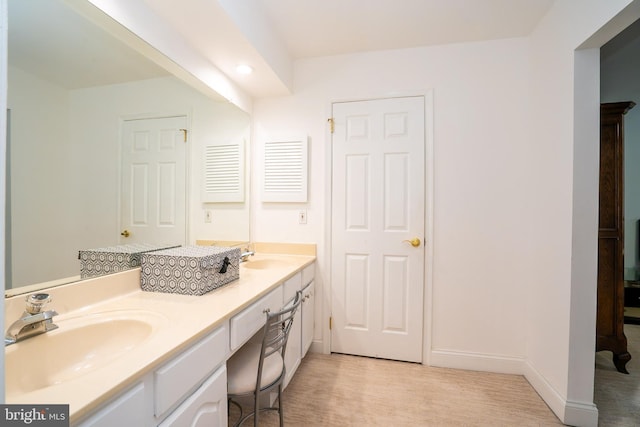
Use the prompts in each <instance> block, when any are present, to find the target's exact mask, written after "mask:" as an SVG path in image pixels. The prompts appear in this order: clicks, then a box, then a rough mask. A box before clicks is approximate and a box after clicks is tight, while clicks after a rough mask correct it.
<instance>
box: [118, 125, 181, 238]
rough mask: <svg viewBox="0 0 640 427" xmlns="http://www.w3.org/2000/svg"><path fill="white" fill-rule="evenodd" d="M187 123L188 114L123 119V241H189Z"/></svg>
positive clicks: (121, 208)
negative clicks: (187, 223) (187, 233)
mask: <svg viewBox="0 0 640 427" xmlns="http://www.w3.org/2000/svg"><path fill="white" fill-rule="evenodd" d="M186 128H187V118H186V117H184V116H179V117H163V118H153V119H140V120H127V121H125V122H124V124H123V132H122V186H121V195H120V224H121V232H122V233H123V234H121V236H120V242H121V243H153V244H181V245H182V244H185V241H186V193H187V191H186V152H187V149H186V145H187V144H186V141H185V139H186ZM125 230H126V232H125ZM126 234H128V236H126Z"/></svg>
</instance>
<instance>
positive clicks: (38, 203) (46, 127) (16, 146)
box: [7, 67, 79, 287]
mask: <svg viewBox="0 0 640 427" xmlns="http://www.w3.org/2000/svg"><path fill="white" fill-rule="evenodd" d="M9 79H10V80H9V87H10V90H9V94H8V102H7V103H8V108H10V109H11V125H10V129H11V148H10V152H11V157H10V162H11V172H12V177H11V184H12V191H11V197H12V202H11V208H12V217H11V222H12V248H11V252H12V258H13V259H14V260H23V261H26V260H30V262H18V263H15V264H14V265H13V269H12V272H13V277H12V282H11V285H12V286H13V287H15V286H21V285H27V284H33V283H39V282H43V281H47V280H51V279H53V278H61V277H68V276H74V275H77V274H78V271H77V261H75V262H74V260H75V259H77V256H78V253H77V250H78V249H79V248H78V247H73V243H74V242H76V240H75V239H74V238H73V237H71V236H73V235H74V234H75V232H76V231H75V229H74V226H75V224H74V222H73V221H69V219H70V218H69V217H68V210H67V206H68V205H69V200H67V199H66V197H64V196H63V197H61V195H62V194H66V193H61V192H60V189H61V188H62V189H64V188H70V187H71V186H73V185H74V181H75V179H74V178H75V177H74V175H73V174H72V173H70V169H71V170H72V168H73V166H70V162H71V159H70V156H71V157H73V155H74V153H73V150H71V148H70V147H69V146H68V145H67V142H68V140H69V121H68V117H69V95H68V91H66V90H65V89H63V88H61V87H58V86H55V85H52V84H50V83H48V82H45V81H43V80H40V79H38V78H36V77H34V76H32V75H30V74H28V73H25V72H23V71H21V70H19V69H17V68H13V67H12V68H10V69H9ZM52 244H55V246H56V247H57V248H58V250H57V251H55V252H52V251H51V250H50V248H51V245H52ZM74 252H75V253H74ZM36 260H37V262H38V268H34V264H33V263H34V261H36Z"/></svg>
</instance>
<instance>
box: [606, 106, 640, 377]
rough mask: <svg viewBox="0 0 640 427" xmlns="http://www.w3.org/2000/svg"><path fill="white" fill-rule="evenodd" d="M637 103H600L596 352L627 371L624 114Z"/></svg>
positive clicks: (620, 369) (628, 358)
mask: <svg viewBox="0 0 640 427" xmlns="http://www.w3.org/2000/svg"><path fill="white" fill-rule="evenodd" d="M634 105H635V104H634V103H633V102H616V103H610V104H602V105H601V106H600V193H599V195H600V197H599V200H600V202H599V205H600V211H599V222H598V313H597V320H596V351H603V350H608V351H611V352H612V353H613V363H614V364H615V366H616V369H617V370H618V371H620V372H623V373H625V374H626V373H628V372H627V369H626V367H625V365H626V364H627V362H628V361H629V360H630V359H631V355H630V354H629V352H628V351H627V337H626V336H625V335H624V277H623V275H624V115H625V114H626V113H627V111H629V110H630V109H631V108H633V106H634Z"/></svg>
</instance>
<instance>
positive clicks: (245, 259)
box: [240, 248, 256, 262]
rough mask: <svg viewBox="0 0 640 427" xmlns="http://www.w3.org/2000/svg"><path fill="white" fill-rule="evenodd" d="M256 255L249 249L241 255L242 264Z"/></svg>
mask: <svg viewBox="0 0 640 427" xmlns="http://www.w3.org/2000/svg"><path fill="white" fill-rule="evenodd" d="M255 254H256V253H255V252H254V251H250V250H249V248H247V249H245V251H244V252H242V253H241V254H240V262H246V261H249V257H250V256H254V255H255Z"/></svg>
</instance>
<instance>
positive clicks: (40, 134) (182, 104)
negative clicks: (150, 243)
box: [9, 70, 250, 285]
mask: <svg viewBox="0 0 640 427" xmlns="http://www.w3.org/2000/svg"><path fill="white" fill-rule="evenodd" d="M11 79H12V80H11V95H10V97H11V98H10V101H9V104H10V108H12V122H13V123H12V125H13V126H12V130H13V131H14V132H13V145H14V147H12V158H13V159H14V160H15V162H14V161H12V165H14V166H16V167H14V168H13V171H12V174H13V194H12V198H13V208H14V215H13V218H12V220H13V224H14V226H15V227H14V233H13V242H14V256H13V259H14V273H15V275H16V277H18V278H19V279H17V280H16V283H18V284H22V285H24V284H32V283H39V282H42V281H46V280H52V279H59V278H62V277H69V276H74V275H77V274H79V270H78V268H79V265H78V261H77V255H78V252H77V251H78V250H79V249H87V248H92V247H104V246H109V245H114V244H117V243H118V238H119V234H120V229H119V211H118V195H119V193H118V185H119V178H118V177H119V167H120V157H119V156H120V154H119V147H120V130H121V121H122V119H123V118H127V117H129V118H130V117H133V116H140V115H145V116H149V117H150V116H154V115H158V116H161V115H167V114H185V115H188V116H189V119H190V128H191V136H190V143H191V147H190V155H191V156H190V159H189V163H190V182H189V188H190V189H191V191H190V192H189V194H188V197H189V201H190V204H189V210H188V211H189V222H190V232H189V235H188V236H187V243H195V240H196V239H224V240H249V204H248V202H246V203H233V204H207V205H206V207H207V209H210V210H211V211H212V212H213V221H212V223H210V224H205V223H204V214H203V208H204V207H205V205H203V204H202V202H201V198H200V188H201V185H200V182H201V168H202V160H201V159H202V150H203V148H202V147H203V145H204V144H206V143H210V142H213V141H218V140H223V141H224V140H229V139H233V140H236V139H238V138H240V139H247V140H248V139H249V136H250V135H249V134H250V120H249V116H248V115H247V114H246V113H245V112H243V111H241V110H240V109H238V108H237V107H235V106H233V105H232V104H230V103H227V102H214V101H212V100H211V99H209V98H207V97H206V96H204V95H202V94H200V93H198V92H197V91H195V90H193V89H192V88H190V87H189V86H187V85H185V84H184V83H182V82H180V81H179V80H178V79H176V78H174V77H166V78H158V79H151V80H145V81H139V82H134V83H126V84H119V85H110V86H101V87H95V88H88V89H79V90H74V91H66V90H64V89H62V88H59V87H51V85H50V84H47V83H44V82H42V81H39V80H37V79H36V78H34V77H33V76H30V75H28V74H26V73H24V72H21V71H19V70H12V73H11ZM36 95H37V96H36ZM247 149H248V147H247ZM17 165H21V167H17ZM35 183H37V184H39V185H38V186H36V187H35V188H37V189H38V190H37V191H34V184H35ZM27 188H28V190H24V189H27ZM247 191H248V185H247ZM247 199H248V196H247ZM51 248H56V251H53V252H52V251H51ZM27 255H30V256H31V258H30V259H31V260H33V259H37V260H38V268H37V269H34V268H33V263H25V262H24V260H26V259H28V257H27Z"/></svg>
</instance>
